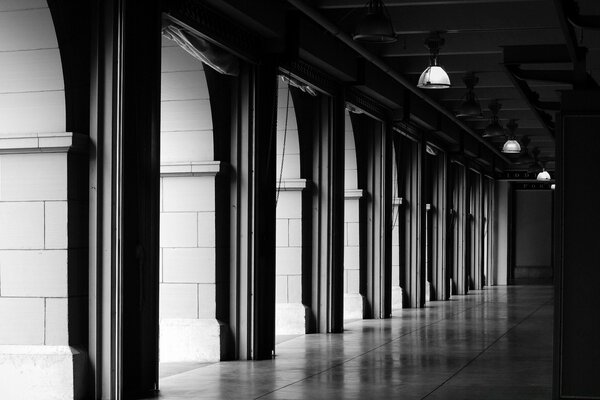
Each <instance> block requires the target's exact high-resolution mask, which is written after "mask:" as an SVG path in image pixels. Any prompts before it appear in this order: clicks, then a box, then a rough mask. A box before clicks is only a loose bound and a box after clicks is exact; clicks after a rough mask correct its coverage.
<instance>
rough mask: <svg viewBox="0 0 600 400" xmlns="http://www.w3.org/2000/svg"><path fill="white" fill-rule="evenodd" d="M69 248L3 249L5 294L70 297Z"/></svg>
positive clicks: (0, 284) (0, 279) (0, 266)
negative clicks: (40, 249)
mask: <svg viewBox="0 0 600 400" xmlns="http://www.w3.org/2000/svg"><path fill="white" fill-rule="evenodd" d="M67 283H68V277H67V251H66V250H43V251H37V250H29V251H27V250H23V251H10V250H3V251H0V288H1V290H2V295H3V296H15V297H67V296H68V292H67Z"/></svg>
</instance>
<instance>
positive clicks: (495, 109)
mask: <svg viewBox="0 0 600 400" xmlns="http://www.w3.org/2000/svg"><path fill="white" fill-rule="evenodd" d="M488 108H489V109H490V112H491V113H492V118H491V119H490V124H489V125H488V126H487V127H486V128H485V131H484V132H483V135H482V136H483V137H498V136H505V135H506V130H504V128H503V127H502V125H500V119H499V118H498V113H499V112H500V109H501V108H502V104H500V103H498V100H495V99H494V100H492V101H491V102H490V104H489V105H488Z"/></svg>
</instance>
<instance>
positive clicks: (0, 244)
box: [0, 202, 44, 249]
mask: <svg viewBox="0 0 600 400" xmlns="http://www.w3.org/2000/svg"><path fill="white" fill-rule="evenodd" d="M42 248H44V203H41V202H24V203H0V249H42Z"/></svg>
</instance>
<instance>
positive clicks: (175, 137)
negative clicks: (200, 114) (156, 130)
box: [160, 130, 214, 163]
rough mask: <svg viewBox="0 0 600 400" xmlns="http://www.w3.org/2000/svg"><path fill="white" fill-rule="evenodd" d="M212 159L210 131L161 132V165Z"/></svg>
mask: <svg viewBox="0 0 600 400" xmlns="http://www.w3.org/2000/svg"><path fill="white" fill-rule="evenodd" d="M213 159H214V149H213V131H212V130H207V131H177V132H161V136H160V162H161V163H173V162H191V161H210V160H213Z"/></svg>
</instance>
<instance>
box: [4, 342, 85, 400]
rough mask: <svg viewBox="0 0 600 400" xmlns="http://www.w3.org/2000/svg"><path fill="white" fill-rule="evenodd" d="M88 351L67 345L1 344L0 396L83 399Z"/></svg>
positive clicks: (60, 399) (45, 399)
mask: <svg viewBox="0 0 600 400" xmlns="http://www.w3.org/2000/svg"><path fill="white" fill-rule="evenodd" d="M86 370H87V354H86V353H85V352H81V351H79V350H77V349H75V348H73V347H70V346H41V345H40V346H35V345H33V346H27V345H0V382H2V384H0V399H12V400H16V399H27V400H37V399H39V400H55V399H56V400H78V399H83V398H85V397H86V396H85V394H86V389H87V388H86V385H85V374H86Z"/></svg>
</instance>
